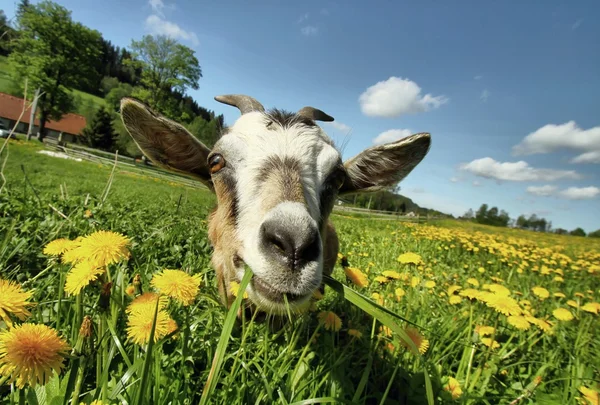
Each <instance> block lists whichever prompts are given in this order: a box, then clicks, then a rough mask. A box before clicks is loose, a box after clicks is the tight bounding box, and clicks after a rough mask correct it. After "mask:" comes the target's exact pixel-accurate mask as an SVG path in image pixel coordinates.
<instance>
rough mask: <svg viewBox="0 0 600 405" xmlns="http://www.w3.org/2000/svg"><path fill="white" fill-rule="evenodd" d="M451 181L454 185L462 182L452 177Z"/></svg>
mask: <svg viewBox="0 0 600 405" xmlns="http://www.w3.org/2000/svg"><path fill="white" fill-rule="evenodd" d="M450 181H451V182H452V183H458V182H459V181H460V179H459V178H458V177H450Z"/></svg>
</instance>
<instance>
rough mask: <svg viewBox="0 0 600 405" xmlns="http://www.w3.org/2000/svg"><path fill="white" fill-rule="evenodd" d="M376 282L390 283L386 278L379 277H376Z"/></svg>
mask: <svg viewBox="0 0 600 405" xmlns="http://www.w3.org/2000/svg"><path fill="white" fill-rule="evenodd" d="M375 281H377V282H380V283H382V284H385V283H387V282H389V281H390V280H389V279H388V278H387V277H384V276H377V277H375Z"/></svg>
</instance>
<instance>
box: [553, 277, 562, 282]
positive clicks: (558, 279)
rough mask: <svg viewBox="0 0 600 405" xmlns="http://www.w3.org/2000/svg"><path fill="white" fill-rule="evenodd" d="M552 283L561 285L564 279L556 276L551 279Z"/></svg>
mask: <svg viewBox="0 0 600 405" xmlns="http://www.w3.org/2000/svg"><path fill="white" fill-rule="evenodd" d="M553 280H554V281H556V282H557V283H562V282H563V281H565V279H564V278H562V277H561V276H556V277H554V278H553Z"/></svg>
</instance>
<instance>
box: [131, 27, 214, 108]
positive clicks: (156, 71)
mask: <svg viewBox="0 0 600 405" xmlns="http://www.w3.org/2000/svg"><path fill="white" fill-rule="evenodd" d="M131 50H132V55H133V57H134V60H129V61H128V62H127V63H129V64H132V65H133V66H135V67H141V69H142V78H141V83H142V85H143V86H144V87H145V88H146V89H147V90H148V92H147V94H145V95H144V96H145V97H146V99H144V100H143V101H145V102H147V103H148V104H149V105H150V106H151V107H153V108H156V109H157V110H159V111H160V112H162V113H163V114H165V115H170V113H171V114H172V111H168V107H169V106H168V102H169V97H168V96H169V93H170V92H171V91H173V90H174V91H178V92H181V93H184V92H185V90H186V89H187V88H188V87H189V88H192V89H194V90H196V89H198V80H200V78H201V77H202V70H201V68H200V65H199V64H198V59H196V57H195V56H194V51H193V50H192V49H190V48H188V47H186V46H184V45H181V44H179V43H177V41H175V40H174V39H171V38H168V37H167V36H164V35H158V36H156V37H154V36H151V35H145V36H144V37H143V38H142V40H141V41H132V42H131ZM171 118H178V117H173V116H171Z"/></svg>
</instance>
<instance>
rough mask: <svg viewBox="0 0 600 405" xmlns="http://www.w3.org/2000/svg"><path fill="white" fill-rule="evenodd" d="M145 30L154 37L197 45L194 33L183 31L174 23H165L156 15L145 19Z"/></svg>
mask: <svg viewBox="0 0 600 405" xmlns="http://www.w3.org/2000/svg"><path fill="white" fill-rule="evenodd" d="M146 29H147V30H148V31H150V32H151V33H152V34H155V35H166V36H168V37H170V38H173V39H183V40H185V41H190V42H191V43H192V45H194V46H197V45H198V44H199V41H198V37H197V36H196V34H195V33H194V32H191V31H185V30H184V29H182V28H181V27H180V26H179V25H177V24H175V23H174V22H171V21H167V20H165V19H163V18H161V17H159V16H157V15H151V16H148V18H146Z"/></svg>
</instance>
